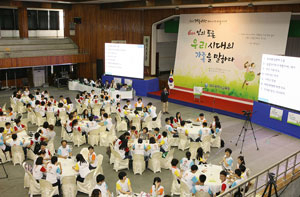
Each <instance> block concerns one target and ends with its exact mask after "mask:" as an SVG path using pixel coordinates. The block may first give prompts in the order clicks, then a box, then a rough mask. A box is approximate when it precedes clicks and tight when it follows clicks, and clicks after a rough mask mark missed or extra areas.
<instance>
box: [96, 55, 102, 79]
mask: <svg viewBox="0 0 300 197" xmlns="http://www.w3.org/2000/svg"><path fill="white" fill-rule="evenodd" d="M96 63H97V79H99V78H101V77H102V75H103V74H104V62H103V59H97V61H96Z"/></svg>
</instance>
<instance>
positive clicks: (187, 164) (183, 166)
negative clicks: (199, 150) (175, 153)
mask: <svg viewBox="0 0 300 197" xmlns="http://www.w3.org/2000/svg"><path fill="white" fill-rule="evenodd" d="M185 156H186V157H183V158H182V159H181V160H180V170H181V171H183V172H185V171H187V170H190V169H191V167H192V165H194V161H193V160H192V159H191V156H192V154H191V152H190V151H187V152H186V153H185Z"/></svg>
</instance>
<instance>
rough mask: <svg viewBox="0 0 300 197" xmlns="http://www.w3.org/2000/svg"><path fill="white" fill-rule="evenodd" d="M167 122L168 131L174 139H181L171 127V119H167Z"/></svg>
mask: <svg viewBox="0 0 300 197" xmlns="http://www.w3.org/2000/svg"><path fill="white" fill-rule="evenodd" d="M165 122H166V126H165V127H166V130H167V131H168V132H170V133H171V134H172V135H173V137H179V135H178V133H177V132H176V131H175V130H174V129H173V127H172V126H171V121H170V118H166V119H165Z"/></svg>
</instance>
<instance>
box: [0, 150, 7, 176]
mask: <svg viewBox="0 0 300 197" xmlns="http://www.w3.org/2000/svg"><path fill="white" fill-rule="evenodd" d="M4 154H5V153H4ZM0 162H1V165H2V168H3V171H4V173H5V176H4V177H0V179H7V178H8V174H7V172H6V170H5V167H4V164H3V162H2V159H1V158H0Z"/></svg>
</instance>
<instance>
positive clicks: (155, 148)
mask: <svg viewBox="0 0 300 197" xmlns="http://www.w3.org/2000/svg"><path fill="white" fill-rule="evenodd" d="M146 151H147V152H146V156H147V157H149V158H151V157H152V155H153V154H154V153H158V152H159V151H160V147H159V144H158V143H157V142H156V141H155V138H154V137H150V139H149V145H148V146H147V147H146Z"/></svg>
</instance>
